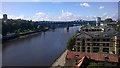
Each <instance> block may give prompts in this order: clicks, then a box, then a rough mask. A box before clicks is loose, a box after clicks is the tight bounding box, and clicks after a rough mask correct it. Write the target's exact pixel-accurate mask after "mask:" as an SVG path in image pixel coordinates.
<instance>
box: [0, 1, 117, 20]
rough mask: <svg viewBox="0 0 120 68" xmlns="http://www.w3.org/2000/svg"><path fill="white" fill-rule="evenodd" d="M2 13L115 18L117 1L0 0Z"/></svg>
mask: <svg viewBox="0 0 120 68" xmlns="http://www.w3.org/2000/svg"><path fill="white" fill-rule="evenodd" d="M2 14H7V15H8V18H9V19H26V20H33V21H41V20H47V21H71V20H79V19H83V20H95V19H96V17H101V18H102V19H106V18H112V19H114V20H116V19H117V17H118V2H2ZM2 14H1V15H0V18H2Z"/></svg>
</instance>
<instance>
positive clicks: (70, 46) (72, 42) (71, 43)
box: [67, 36, 75, 50]
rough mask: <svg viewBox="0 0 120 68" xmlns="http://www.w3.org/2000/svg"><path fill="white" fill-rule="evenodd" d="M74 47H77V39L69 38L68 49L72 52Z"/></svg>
mask: <svg viewBox="0 0 120 68" xmlns="http://www.w3.org/2000/svg"><path fill="white" fill-rule="evenodd" d="M73 45H75V37H74V36H72V37H70V38H69V40H68V42H67V49H68V50H72V48H73Z"/></svg>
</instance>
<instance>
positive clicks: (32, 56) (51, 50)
mask: <svg viewBox="0 0 120 68" xmlns="http://www.w3.org/2000/svg"><path fill="white" fill-rule="evenodd" d="M78 28H79V27H70V28H69V32H67V31H66V30H64V28H57V29H55V30H54V31H52V30H50V31H47V32H42V33H39V34H36V35H32V36H28V37H24V38H20V39H16V40H12V41H9V42H7V43H4V44H3V46H7V47H6V48H5V49H4V50H3V65H4V66H50V65H51V63H53V61H54V60H55V59H56V58H57V57H59V55H60V54H61V53H62V52H63V51H64V50H65V48H66V42H67V40H68V38H69V37H70V36H72V35H73V34H74V32H75V31H76V30H77V29H78Z"/></svg>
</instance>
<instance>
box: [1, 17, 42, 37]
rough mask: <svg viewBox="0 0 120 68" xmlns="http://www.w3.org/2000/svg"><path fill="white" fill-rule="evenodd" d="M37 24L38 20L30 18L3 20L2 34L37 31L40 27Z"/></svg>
mask: <svg viewBox="0 0 120 68" xmlns="http://www.w3.org/2000/svg"><path fill="white" fill-rule="evenodd" d="M37 26H38V25H37V24H36V22H32V21H28V20H20V19H18V20H13V19H8V20H7V21H6V22H4V21H3V20H2V35H3V36H6V35H7V34H8V33H21V32H28V31H35V30H37V29H38V28H37ZM39 28H41V27H39Z"/></svg>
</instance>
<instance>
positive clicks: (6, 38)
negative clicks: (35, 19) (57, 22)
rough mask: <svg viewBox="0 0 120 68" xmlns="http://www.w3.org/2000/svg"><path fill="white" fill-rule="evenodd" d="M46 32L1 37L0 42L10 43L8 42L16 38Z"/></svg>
mask: <svg viewBox="0 0 120 68" xmlns="http://www.w3.org/2000/svg"><path fill="white" fill-rule="evenodd" d="M48 30H49V29H48ZM48 30H41V31H33V32H27V33H23V34H14V35H11V36H6V37H2V42H3V43H4V42H7V41H10V40H14V39H16V38H20V37H25V36H30V35H34V34H38V33H40V32H44V31H48Z"/></svg>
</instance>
